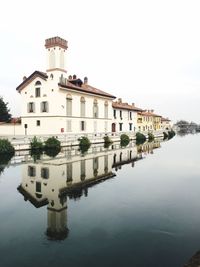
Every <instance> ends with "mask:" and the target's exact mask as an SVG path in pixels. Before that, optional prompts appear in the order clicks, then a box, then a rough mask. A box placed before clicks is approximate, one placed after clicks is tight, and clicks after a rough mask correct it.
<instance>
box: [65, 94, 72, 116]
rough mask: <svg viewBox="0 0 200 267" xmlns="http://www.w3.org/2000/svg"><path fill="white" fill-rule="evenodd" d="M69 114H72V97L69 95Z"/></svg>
mask: <svg viewBox="0 0 200 267" xmlns="http://www.w3.org/2000/svg"><path fill="white" fill-rule="evenodd" d="M66 101H67V116H72V97H71V95H67V99H66Z"/></svg>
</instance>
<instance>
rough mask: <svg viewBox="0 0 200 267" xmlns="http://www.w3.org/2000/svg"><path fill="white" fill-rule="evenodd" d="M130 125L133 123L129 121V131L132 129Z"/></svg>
mask: <svg viewBox="0 0 200 267" xmlns="http://www.w3.org/2000/svg"><path fill="white" fill-rule="evenodd" d="M132 126H133V124H132V123H129V131H132Z"/></svg>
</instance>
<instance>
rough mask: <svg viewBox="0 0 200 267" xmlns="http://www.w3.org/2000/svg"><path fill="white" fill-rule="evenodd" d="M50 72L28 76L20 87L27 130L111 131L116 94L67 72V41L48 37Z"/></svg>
mask: <svg viewBox="0 0 200 267" xmlns="http://www.w3.org/2000/svg"><path fill="white" fill-rule="evenodd" d="M45 48H46V52H47V70H46V72H41V71H34V72H33V73H32V74H31V75H30V76H29V77H24V79H23V81H22V83H21V84H20V85H19V86H18V87H17V91H18V92H19V93H20V94H21V97H22V116H21V118H22V126H23V128H24V134H28V135H38V134H44V135H46V134H59V133H63V134H70V133H73V134H74V133H78V134H84V133H97V132H98V133H105V132H110V131H111V124H112V114H113V113H112V100H113V99H115V96H113V95H111V94H109V93H107V92H105V91H103V90H100V89H97V88H95V87H93V86H91V85H89V84H88V78H86V77H85V78H84V81H82V80H81V79H79V78H77V77H76V75H73V76H71V75H70V76H67V70H66V68H65V54H66V51H67V48H68V44H67V41H66V40H64V39H62V38H60V37H54V38H49V39H47V40H46V41H45Z"/></svg>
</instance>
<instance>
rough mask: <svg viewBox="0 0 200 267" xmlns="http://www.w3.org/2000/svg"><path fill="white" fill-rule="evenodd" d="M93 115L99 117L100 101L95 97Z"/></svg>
mask: <svg viewBox="0 0 200 267" xmlns="http://www.w3.org/2000/svg"><path fill="white" fill-rule="evenodd" d="M93 117H94V118H98V102H97V100H96V99H95V100H94V103H93Z"/></svg>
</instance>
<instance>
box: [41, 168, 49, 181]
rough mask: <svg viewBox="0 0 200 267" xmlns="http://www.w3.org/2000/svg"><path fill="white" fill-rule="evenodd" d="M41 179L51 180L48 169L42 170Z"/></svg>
mask: <svg viewBox="0 0 200 267" xmlns="http://www.w3.org/2000/svg"><path fill="white" fill-rule="evenodd" d="M41 177H42V178H44V179H48V178H49V169H48V168H41Z"/></svg>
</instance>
